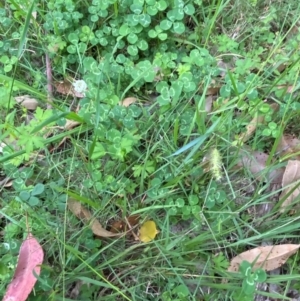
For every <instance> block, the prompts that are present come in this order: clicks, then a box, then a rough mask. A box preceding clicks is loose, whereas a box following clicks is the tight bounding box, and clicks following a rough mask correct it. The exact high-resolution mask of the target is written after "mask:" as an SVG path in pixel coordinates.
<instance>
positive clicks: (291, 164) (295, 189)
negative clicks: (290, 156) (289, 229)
mask: <svg viewBox="0 0 300 301" xmlns="http://www.w3.org/2000/svg"><path fill="white" fill-rule="evenodd" d="M299 180H300V161H298V160H289V161H288V164H287V166H286V168H285V172H284V174H283V178H282V188H283V189H284V190H283V191H282V193H281V195H280V199H282V198H284V197H285V196H286V195H288V194H289V195H288V196H287V198H286V199H285V200H284V202H283V203H282V204H281V207H280V210H279V211H280V212H284V211H285V209H286V207H288V206H290V205H291V204H292V203H293V201H294V200H295V199H296V198H297V197H298V196H299V194H300V188H299V185H300V181H299ZM287 186H289V187H287ZM285 187H286V188H285ZM291 191H292V192H291Z"/></svg>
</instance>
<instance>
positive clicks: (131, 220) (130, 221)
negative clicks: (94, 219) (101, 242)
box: [110, 214, 140, 233]
mask: <svg viewBox="0 0 300 301" xmlns="http://www.w3.org/2000/svg"><path fill="white" fill-rule="evenodd" d="M139 219H140V216H139V215H138V214H134V215H131V216H128V217H127V218H126V220H127V221H126V220H118V221H114V222H113V223H112V225H111V229H110V231H111V232H113V233H120V232H126V231H128V230H130V229H129V227H130V228H133V227H135V226H136V225H137V224H138V223H139Z"/></svg>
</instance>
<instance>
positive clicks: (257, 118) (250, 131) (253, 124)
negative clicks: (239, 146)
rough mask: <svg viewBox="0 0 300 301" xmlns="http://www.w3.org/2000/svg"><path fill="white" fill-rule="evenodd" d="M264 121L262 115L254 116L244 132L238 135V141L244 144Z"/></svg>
mask: <svg viewBox="0 0 300 301" xmlns="http://www.w3.org/2000/svg"><path fill="white" fill-rule="evenodd" d="M264 120H265V116H264V115H256V116H255V117H254V118H253V119H252V120H251V121H250V123H249V124H248V125H247V126H246V132H245V133H242V134H240V136H239V140H240V141H243V142H246V141H248V140H249V139H250V138H251V137H252V135H253V134H254V133H255V131H256V128H257V126H258V125H259V124H261V123H263V122H264Z"/></svg>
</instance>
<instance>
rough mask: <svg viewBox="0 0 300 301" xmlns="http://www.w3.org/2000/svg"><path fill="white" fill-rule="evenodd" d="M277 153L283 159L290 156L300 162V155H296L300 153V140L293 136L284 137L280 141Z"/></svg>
mask: <svg viewBox="0 0 300 301" xmlns="http://www.w3.org/2000/svg"><path fill="white" fill-rule="evenodd" d="M276 151H277V153H279V155H280V156H281V157H284V156H288V157H293V158H294V159H298V160H300V155H298V156H297V155H296V153H298V152H300V140H299V139H298V138H295V137H294V136H293V135H289V134H286V135H283V136H282V137H281V138H280V140H279V143H278V146H277V149H276ZM293 154H294V155H293Z"/></svg>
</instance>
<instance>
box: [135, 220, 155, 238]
mask: <svg viewBox="0 0 300 301" xmlns="http://www.w3.org/2000/svg"><path fill="white" fill-rule="evenodd" d="M157 233H159V231H158V230H157V229H156V224H155V222H154V221H146V222H144V223H143V224H142V226H141V228H140V233H139V239H140V241H142V242H149V241H151V240H153V239H154V238H155V236H156V234H157Z"/></svg>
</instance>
